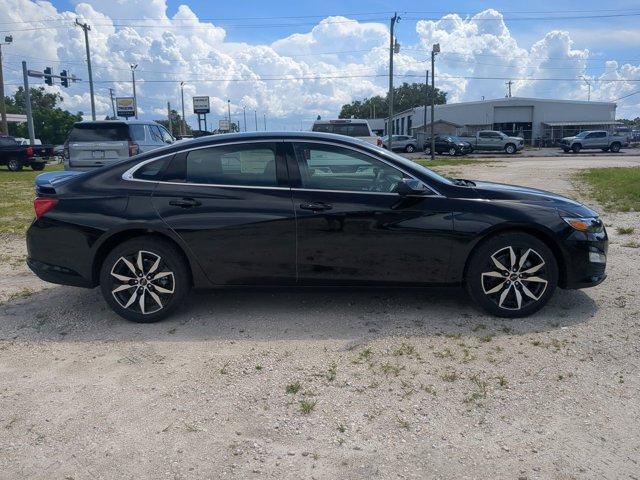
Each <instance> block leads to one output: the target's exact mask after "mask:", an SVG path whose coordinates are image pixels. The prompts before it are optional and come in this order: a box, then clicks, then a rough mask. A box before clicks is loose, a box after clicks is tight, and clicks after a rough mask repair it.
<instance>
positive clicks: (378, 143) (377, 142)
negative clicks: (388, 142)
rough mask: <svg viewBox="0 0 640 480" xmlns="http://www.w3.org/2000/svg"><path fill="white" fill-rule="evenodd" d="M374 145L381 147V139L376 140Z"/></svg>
mask: <svg viewBox="0 0 640 480" xmlns="http://www.w3.org/2000/svg"><path fill="white" fill-rule="evenodd" d="M376 144H377V145H378V146H379V147H382V146H383V145H384V144H383V143H382V139H381V138H380V137H378V139H377V140H376Z"/></svg>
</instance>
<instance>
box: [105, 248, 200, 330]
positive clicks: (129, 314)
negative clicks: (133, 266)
mask: <svg viewBox="0 0 640 480" xmlns="http://www.w3.org/2000/svg"><path fill="white" fill-rule="evenodd" d="M139 250H145V251H147V252H152V253H155V254H157V255H159V256H160V257H162V260H163V261H164V262H165V263H166V265H167V267H168V268H169V269H170V270H171V271H172V272H173V275H174V281H175V293H174V295H173V297H172V298H171V300H170V301H169V303H168V304H167V305H166V306H165V307H164V308H162V310H160V311H159V312H157V313H151V314H148V315H143V314H140V313H137V312H134V311H131V310H127V309H124V308H122V307H121V306H120V304H118V302H117V301H116V300H115V299H114V298H113V295H112V294H111V288H112V280H111V269H112V268H113V265H114V263H115V262H116V260H118V259H119V258H120V257H121V256H123V255H130V254H132V253H137V252H138V251H139ZM190 288H191V279H190V275H189V270H188V269H187V266H186V265H185V260H184V257H183V255H182V253H181V252H180V251H179V250H178V249H177V248H176V247H175V246H174V245H173V244H172V243H170V242H168V241H166V240H163V239H160V238H156V237H138V238H134V239H131V240H127V241H126V242H124V243H122V244H120V245H118V246H117V247H115V248H114V249H113V250H112V251H111V252H109V254H108V255H107V256H106V258H105V259H104V262H103V263H102V266H101V268H100V290H101V291H102V296H103V297H104V299H105V301H106V302H107V304H108V305H109V307H111V309H112V310H113V311H114V312H115V313H117V314H118V315H120V316H121V317H122V318H125V319H126V320H129V321H132V322H137V323H153V322H158V321H160V320H162V319H164V318H166V317H167V316H169V315H170V314H171V313H172V312H173V311H174V310H175V309H176V308H178V307H179V306H181V305H183V304H184V303H185V299H186V296H187V294H188V293H189V290H190Z"/></svg>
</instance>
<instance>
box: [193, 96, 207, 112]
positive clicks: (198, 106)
mask: <svg viewBox="0 0 640 480" xmlns="http://www.w3.org/2000/svg"><path fill="white" fill-rule="evenodd" d="M209 112H211V108H210V106H209V97H193V113H209Z"/></svg>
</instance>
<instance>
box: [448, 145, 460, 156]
mask: <svg viewBox="0 0 640 480" xmlns="http://www.w3.org/2000/svg"><path fill="white" fill-rule="evenodd" d="M457 153H458V151H457V150H456V149H455V148H454V147H451V148H450V149H449V155H451V156H452V157H455V156H456V154H457Z"/></svg>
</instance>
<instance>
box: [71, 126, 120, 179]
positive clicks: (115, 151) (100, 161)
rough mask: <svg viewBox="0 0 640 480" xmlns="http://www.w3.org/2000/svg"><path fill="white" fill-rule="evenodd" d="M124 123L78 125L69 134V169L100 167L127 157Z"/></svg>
mask: <svg viewBox="0 0 640 480" xmlns="http://www.w3.org/2000/svg"><path fill="white" fill-rule="evenodd" d="M130 139H131V138H130V135H129V127H128V125H127V124H126V123H78V124H76V125H74V127H73V130H71V133H70V134H69V167H70V168H86V167H100V166H102V165H106V164H108V163H110V162H114V161H117V160H120V159H123V158H127V157H128V156H129V140H130Z"/></svg>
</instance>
